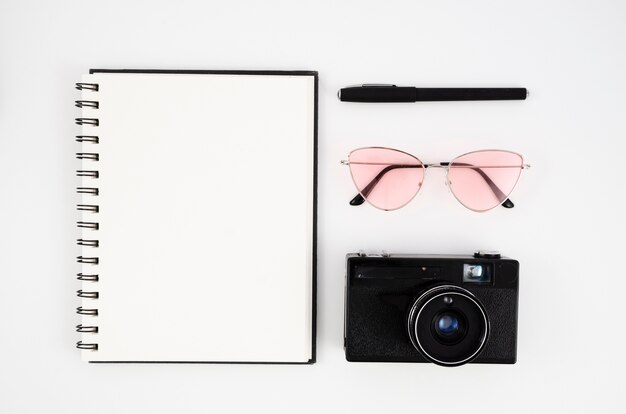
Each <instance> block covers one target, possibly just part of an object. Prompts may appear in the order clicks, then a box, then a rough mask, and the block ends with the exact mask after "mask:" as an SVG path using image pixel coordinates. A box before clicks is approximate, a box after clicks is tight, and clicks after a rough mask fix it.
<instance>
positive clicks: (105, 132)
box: [76, 70, 318, 363]
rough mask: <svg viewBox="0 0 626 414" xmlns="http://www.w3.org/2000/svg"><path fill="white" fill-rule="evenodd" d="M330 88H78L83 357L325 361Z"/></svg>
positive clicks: (150, 78)
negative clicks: (321, 310)
mask: <svg viewBox="0 0 626 414" xmlns="http://www.w3.org/2000/svg"><path fill="white" fill-rule="evenodd" d="M317 79H318V78H317V72H309V71H296V72H286V71H263V72H260V71H143V70H91V71H90V74H89V75H84V76H83V77H82V80H81V82H79V83H77V84H76V87H77V89H79V90H80V91H81V92H80V93H81V96H80V98H78V100H77V101H76V106H78V107H79V108H81V109H80V111H81V113H80V115H79V116H78V118H77V119H76V123H77V124H79V125H80V126H81V127H80V129H81V131H80V132H79V134H78V135H77V137H76V139H77V141H78V142H79V143H80V149H78V150H77V158H78V159H79V160H80V161H79V163H80V166H79V167H78V169H77V175H78V177H79V178H78V179H77V180H79V181H80V182H79V183H78V184H77V192H78V193H79V198H80V199H79V200H78V202H77V209H78V211H79V213H78V214H79V215H80V217H79V218H78V222H77V225H78V228H79V230H78V232H79V235H78V245H79V249H80V252H79V254H78V263H79V265H78V266H79V267H80V269H78V279H79V280H80V284H81V286H80V290H79V291H78V296H79V297H80V299H79V301H80V303H79V305H80V306H79V307H78V309H77V312H78V314H79V318H80V321H79V322H80V324H79V325H78V326H77V331H78V332H79V335H80V338H79V339H80V341H79V342H78V343H77V347H78V348H80V349H81V353H82V358H83V360H85V361H90V362H242V363H312V362H314V361H315V306H316V303H315V280H316V265H315V260H316V253H315V252H316V162H317V159H316V157H317V155H316V154H317V84H318V82H317Z"/></svg>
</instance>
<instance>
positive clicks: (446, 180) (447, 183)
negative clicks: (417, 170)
mask: <svg viewBox="0 0 626 414" xmlns="http://www.w3.org/2000/svg"><path fill="white" fill-rule="evenodd" d="M448 166H449V163H447V162H441V163H437V164H424V169H425V170H426V171H427V170H429V169H435V168H436V169H441V170H444V176H443V183H444V185H445V186H446V188H447V189H448V193H451V192H452V190H451V188H450V184H452V183H451V182H450V179H449V175H448V172H449V168H448ZM426 171H424V172H426Z"/></svg>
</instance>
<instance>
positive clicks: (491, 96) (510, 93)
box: [415, 88, 528, 101]
mask: <svg viewBox="0 0 626 414" xmlns="http://www.w3.org/2000/svg"><path fill="white" fill-rule="evenodd" d="M527 96H528V91H527V90H526V88H416V90H415V101H508V100H524V99H526V97H527Z"/></svg>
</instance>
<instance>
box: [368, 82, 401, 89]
mask: <svg viewBox="0 0 626 414" xmlns="http://www.w3.org/2000/svg"><path fill="white" fill-rule="evenodd" d="M361 88H397V85H392V84H390V83H364V84H363V85H361Z"/></svg>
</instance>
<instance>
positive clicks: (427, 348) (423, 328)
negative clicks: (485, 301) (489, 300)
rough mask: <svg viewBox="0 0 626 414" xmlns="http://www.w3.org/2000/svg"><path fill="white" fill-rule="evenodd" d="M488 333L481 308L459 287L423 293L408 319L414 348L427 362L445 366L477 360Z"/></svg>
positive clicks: (446, 287)
mask: <svg viewBox="0 0 626 414" xmlns="http://www.w3.org/2000/svg"><path fill="white" fill-rule="evenodd" d="M488 330H489V324H488V320H487V315H486V313H485V310H484V308H483V306H482V305H481V304H480V302H479V301H478V299H476V297H475V296H474V295H472V294H471V293H470V292H469V291H467V290H465V289H463V288H461V287H458V286H452V285H445V286H437V287H435V288H432V289H430V290H428V291H426V292H424V293H423V294H422V295H420V296H419V297H418V298H417V299H416V300H415V302H414V303H413V306H412V307H411V310H410V312H409V316H408V331H409V338H410V339H411V342H412V343H413V346H414V347H415V348H416V349H417V350H418V351H419V352H420V353H421V354H422V355H423V356H424V357H425V358H426V359H428V360H430V361H432V362H434V363H437V364H440V365H445V366H456V365H461V364H464V363H467V362H469V361H471V360H472V359H474V358H475V357H477V356H478V355H479V354H480V351H482V349H483V347H484V345H485V343H486V341H487V334H488Z"/></svg>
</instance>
